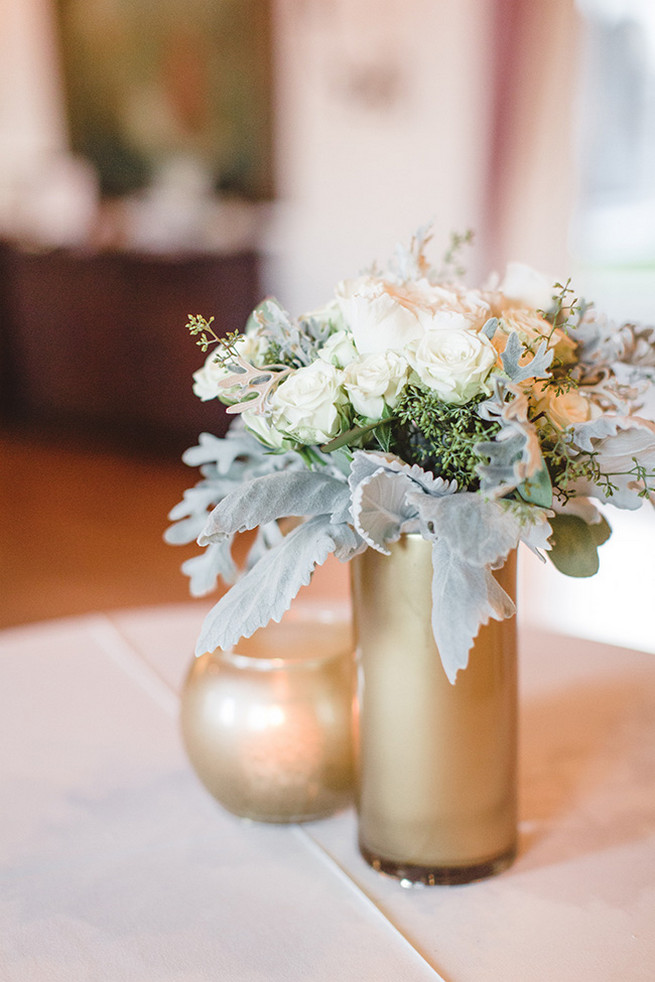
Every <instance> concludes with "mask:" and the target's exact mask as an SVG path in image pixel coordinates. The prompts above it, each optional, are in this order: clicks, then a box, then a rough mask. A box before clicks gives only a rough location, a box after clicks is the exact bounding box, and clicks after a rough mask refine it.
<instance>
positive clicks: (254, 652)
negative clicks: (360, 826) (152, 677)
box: [181, 610, 354, 822]
mask: <svg viewBox="0 0 655 982" xmlns="http://www.w3.org/2000/svg"><path fill="white" fill-rule="evenodd" d="M353 697H354V667H353V660H352V632H351V627H350V623H349V622H348V621H347V620H344V619H333V618H330V617H329V616H328V615H327V614H325V613H323V614H321V612H320V611H311V610H310V611H301V616H300V617H298V616H297V615H296V617H295V619H294V618H293V617H291V618H289V619H288V620H287V621H283V622H282V623H281V624H275V623H271V624H269V625H268V626H267V627H266V628H262V629H261V630H259V631H257V633H256V634H254V635H253V637H252V638H249V639H243V640H242V641H240V642H239V644H238V645H237V650H236V651H235V652H223V651H220V650H218V651H216V652H214V653H213V654H206V655H203V656H202V657H200V658H196V659H194V661H193V663H192V665H191V669H190V672H189V675H188V677H187V680H186V683H185V686H184V690H183V694H182V702H181V728H182V736H183V740H184V744H185V747H186V751H187V754H188V756H189V759H190V761H191V763H192V765H193V767H194V769H195V771H196V773H197V774H198V777H199V778H200V780H201V781H202V782H203V784H204V785H205V787H206V788H207V790H208V791H209V792H210V793H211V794H212V795H213V796H214V797H215V798H217V799H218V801H219V802H220V803H221V804H222V805H223V806H224V807H225V808H227V809H228V810H229V811H231V812H233V813H235V814H236V815H240V816H242V817H244V818H252V819H256V820H258V821H264V822H295V821H307V820H308V819H313V818H319V817H323V816H325V815H329V814H331V813H332V812H334V811H335V810H337V809H339V808H342V807H344V806H345V805H347V804H349V803H350V802H351V801H352V793H353V759H352V757H353V754H352V703H353Z"/></svg>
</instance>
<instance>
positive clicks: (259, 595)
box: [196, 514, 363, 655]
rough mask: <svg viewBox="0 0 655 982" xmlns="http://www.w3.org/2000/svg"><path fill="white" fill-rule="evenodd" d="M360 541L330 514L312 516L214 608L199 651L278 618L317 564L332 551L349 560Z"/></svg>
mask: <svg viewBox="0 0 655 982" xmlns="http://www.w3.org/2000/svg"><path fill="white" fill-rule="evenodd" d="M362 546H363V543H362V541H361V539H360V538H359V536H358V535H357V534H356V533H355V532H354V531H353V529H352V528H351V527H350V526H349V525H347V524H345V523H342V524H340V525H336V524H335V523H334V522H333V521H332V520H331V516H330V515H329V514H326V515H315V516H313V517H312V518H309V519H308V520H307V521H306V522H303V523H302V524H301V525H299V526H298V527H297V528H295V529H293V531H291V532H290V533H289V534H288V535H286V536H285V537H284V538H283V539H282V541H281V542H280V544H279V545H278V546H276V547H275V548H273V549H270V550H269V551H268V552H267V553H266V554H265V555H264V556H263V557H262V558H261V559H260V560H259V562H258V563H256V564H255V566H253V567H252V569H250V570H249V571H248V572H247V573H246V574H245V575H244V576H242V577H241V579H239V580H237V582H236V583H235V584H234V586H233V587H232V588H231V589H230V590H229V591H228V592H227V593H226V594H225V595H224V596H223V597H222V598H221V599H220V600H219V601H218V603H217V604H216V605H215V606H214V607H213V608H212V609H211V610H210V612H209V614H208V615H207V617H206V618H205V621H204V623H203V626H202V630H201V632H200V637H199V638H198V644H197V646H196V653H197V654H198V655H201V654H203V653H204V652H206V651H214V650H215V649H216V648H223V649H229V648H231V647H232V646H233V645H234V644H236V643H237V641H238V640H239V639H240V638H242V637H245V638H249V637H251V635H252V634H254V632H255V631H256V630H258V629H259V628H260V627H264V625H266V624H267V623H268V622H269V621H270V620H274V621H279V620H280V619H281V617H282V615H283V614H284V613H285V611H287V610H288V609H289V607H290V606H291V602H292V601H293V599H294V597H295V596H296V595H297V593H298V591H299V590H300V588H301V587H303V586H307V584H308V583H309V581H310V579H311V575H312V573H313V571H314V569H315V567H316V566H319V565H321V564H322V563H324V562H325V560H326V559H327V557H328V556H329V555H330V554H331V553H334V554H335V555H336V556H337V558H338V559H340V560H341V561H343V562H346V561H348V560H349V559H351V558H352V557H353V556H354V555H355V554H356V552H358V551H360V550H361V548H362Z"/></svg>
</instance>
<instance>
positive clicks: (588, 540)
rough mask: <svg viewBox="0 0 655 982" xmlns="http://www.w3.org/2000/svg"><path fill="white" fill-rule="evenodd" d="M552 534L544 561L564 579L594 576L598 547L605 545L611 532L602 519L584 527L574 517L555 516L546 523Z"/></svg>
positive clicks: (584, 524) (576, 517) (596, 569)
mask: <svg viewBox="0 0 655 982" xmlns="http://www.w3.org/2000/svg"><path fill="white" fill-rule="evenodd" d="M549 521H550V526H551V528H552V530H553V534H552V535H551V537H550V543H551V545H552V549H551V550H550V552H549V553H548V558H549V559H550V561H551V562H552V563H553V565H554V566H555V567H556V568H557V569H558V570H559V571H560V573H565V574H566V575H567V576H576V577H583V576H593V575H594V573H597V572H598V566H599V561H598V546H599V545H601V544H602V543H603V542H606V541H607V539H608V538H609V536H610V534H611V529H610V527H609V525H608V524H607V522H606V521H605V519H604V518H602V517H601V520H600V522H599V523H598V524H596V525H587V523H586V522H585V521H583V520H582V519H581V518H578V516H577V515H555V516H553V518H551V519H549Z"/></svg>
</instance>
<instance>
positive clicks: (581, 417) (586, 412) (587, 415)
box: [533, 383, 602, 430]
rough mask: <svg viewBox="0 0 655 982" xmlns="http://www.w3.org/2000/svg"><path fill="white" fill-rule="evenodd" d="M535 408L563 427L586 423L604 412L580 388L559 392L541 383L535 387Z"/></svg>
mask: <svg viewBox="0 0 655 982" xmlns="http://www.w3.org/2000/svg"><path fill="white" fill-rule="evenodd" d="M533 391H534V398H535V408H536V410H537V412H538V413H545V414H546V416H548V418H549V419H550V420H551V421H552V422H553V423H554V424H555V426H559V427H560V428H561V429H563V430H565V429H566V428H567V427H568V426H573V425H574V423H586V422H587V420H590V419H596V418H597V417H598V416H600V415H601V414H602V410H601V408H600V406H597V405H596V404H595V403H593V402H591V400H590V399H588V398H587V396H586V395H584V393H582V392H581V391H580V390H579V389H569V390H568V391H567V392H557V391H556V390H555V389H554V388H553V387H552V386H550V385H544V384H543V383H542V384H539V385H537V386H535V388H534V390H533Z"/></svg>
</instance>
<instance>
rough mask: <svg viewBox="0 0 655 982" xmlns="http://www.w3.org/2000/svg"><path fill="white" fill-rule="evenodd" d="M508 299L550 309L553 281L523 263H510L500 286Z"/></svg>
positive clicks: (537, 308)
mask: <svg viewBox="0 0 655 982" xmlns="http://www.w3.org/2000/svg"><path fill="white" fill-rule="evenodd" d="M498 289H499V290H500V292H501V293H503V294H504V295H505V296H506V297H507V299H508V300H512V301H514V302H515V303H519V304H523V305H524V306H526V307H531V308H532V310H544V311H548V310H549V309H550V307H551V306H552V304H553V292H554V290H553V282H552V280H549V279H548V277H547V276H544V275H543V273H539V272H537V270H536V269H532V267H531V266H526V265H524V264H523V263H508V264H507V269H506V271H505V279H504V280H503V282H502V283H501V284H500V286H499V288H498Z"/></svg>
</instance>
